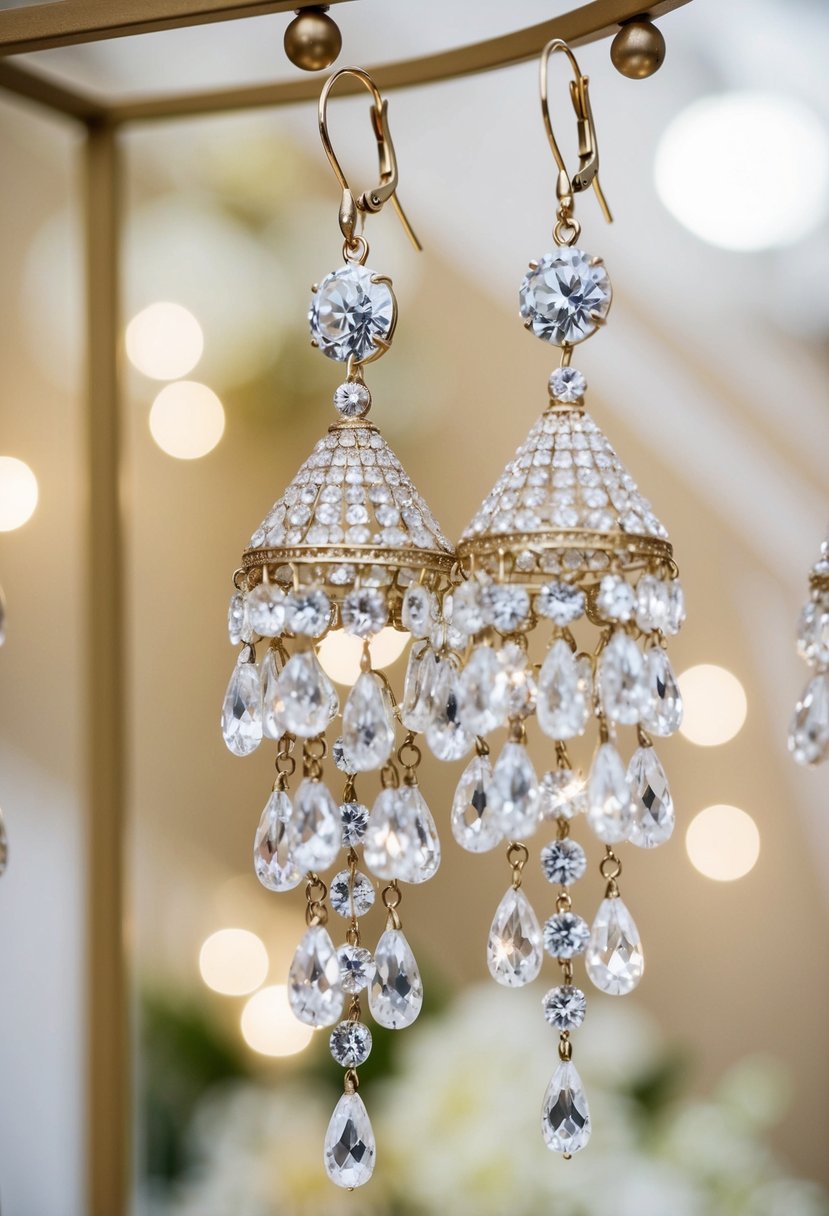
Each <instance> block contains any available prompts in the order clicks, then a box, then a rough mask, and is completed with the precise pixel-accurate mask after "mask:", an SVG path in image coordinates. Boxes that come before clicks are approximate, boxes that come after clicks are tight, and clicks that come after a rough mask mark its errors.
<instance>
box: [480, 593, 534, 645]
mask: <svg viewBox="0 0 829 1216" xmlns="http://www.w3.org/2000/svg"><path fill="white" fill-rule="evenodd" d="M483 605H484V613H485V615H486V618H487V620H488V621H489V622H490V623H491V624H493V625H494V626H495V628H496V629H497V630H498V632H499V633H513V632H514V631H515V630H516V629H519V628H520V627H521V625H523V624H524V623H525V621H526V619H527V617H528V616H529V614H530V597H529V595H528V594H527V592H526V591H525V590H524V588H523V587H512V586H509V585H507V586H497V585H495V584H491V585H490V586H488V587H485V588H484V590H483Z"/></svg>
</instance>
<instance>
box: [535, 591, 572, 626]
mask: <svg viewBox="0 0 829 1216" xmlns="http://www.w3.org/2000/svg"><path fill="white" fill-rule="evenodd" d="M535 610H536V612H537V613H538V615H539V616H545V617H546V618H547V620H549V621H553V622H554V623H555V624H556V625H570V624H572V622H573V621H576V620H578V618H579V617H580V616H581V614H582V613H583V612H584V592H583V591H580V590H579V589H578V587H573V586H571V585H570V583H545V584H544V586H543V587H541V589H540V590H539V592H538V594H537V595H536V597H535Z"/></svg>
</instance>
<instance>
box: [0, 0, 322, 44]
mask: <svg viewBox="0 0 829 1216" xmlns="http://www.w3.org/2000/svg"><path fill="white" fill-rule="evenodd" d="M325 3H326V4H340V3H342V0H325ZM318 4H319V0H127V2H126V3H120V4H119V3H117V2H116V0H53V2H52V3H50V4H32V5H27V6H26V7H24V8H16V9H11V10H10V11H8V12H2V13H0V55H21V54H23V53H24V52H28V51H48V50H52V49H54V47H58V46H76V45H77V44H78V43H82V42H101V41H103V40H104V39H108V38H128V37H130V36H131V35H133V34H154V33H157V32H158V31H159V30H174V29H180V28H181V27H182V26H187V25H207V24H210V23H211V22H214V21H235V20H237V19H238V18H240V17H262V16H264V15H265V14H267V13H287V12H294V11H295V10H296V9H300V8H308V7H310V6H312V5H313V6H316V5H318Z"/></svg>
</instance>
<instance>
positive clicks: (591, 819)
mask: <svg viewBox="0 0 829 1216" xmlns="http://www.w3.org/2000/svg"><path fill="white" fill-rule="evenodd" d="M587 822H588V823H589V824H590V826H591V828H592V829H593V831H594V832H595V833H596V835H597V836H598V838H599V840H603V841H604V843H605V844H618V843H619V842H620V841H621V840H627V838H628V834H629V832H630V827H631V824H632V822H633V804H632V798H631V790H630V786H629V784H628V779H627V773H626V772H625V766H624V764H623V763H622V758H621V756H620V755H619V753H618V752H617V751H616V748H615V747H614V746H613V744H612V743H602V744H601V745H600V746H599V748H598V750H597V752H596V757H595V759H594V761H593V767H592V769H591V770H590V779H589V780H588V782H587Z"/></svg>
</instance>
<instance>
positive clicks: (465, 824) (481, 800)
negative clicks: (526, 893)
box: [451, 754, 504, 853]
mask: <svg viewBox="0 0 829 1216" xmlns="http://www.w3.org/2000/svg"><path fill="white" fill-rule="evenodd" d="M491 785H492V764H491V763H490V759H489V755H488V754H476V755H474V756H473V757H472V759H471V760H470V761H469V763H468V764H467V766H466V768H465V769H464V770H463V774H462V775H461V779H460V781H459V782H458V788H457V789H456V790H455V797H454V799H453V801H452V816H451V827H452V835H453V836H454V837H455V840H456V841H457V842H458V844H459V845H460V846H461V848H462V849H466V850H467V852H468V853H486V852H488V851H489V850H490V849H494V848H495V846H496V845H497V844H500V842H501V841H502V840H503V838H504V834H503V832H502V831H501V830H500V828H499V827H498V825H497V824H496V822H495V817H494V815H493V812H492V807H491V805H490V793H491Z"/></svg>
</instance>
